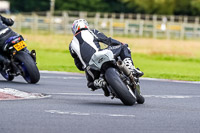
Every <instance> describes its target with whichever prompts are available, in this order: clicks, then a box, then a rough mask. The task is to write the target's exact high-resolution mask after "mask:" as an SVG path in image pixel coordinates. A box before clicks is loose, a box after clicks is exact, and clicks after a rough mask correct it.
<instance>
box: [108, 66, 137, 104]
mask: <svg viewBox="0 0 200 133" xmlns="http://www.w3.org/2000/svg"><path fill="white" fill-rule="evenodd" d="M105 79H106V81H107V83H108V84H109V85H110V86H111V87H112V89H113V91H114V93H115V94H116V95H117V97H118V98H119V99H120V100H121V101H122V103H123V104H124V105H129V106H130V105H133V104H135V101H136V99H135V98H134V97H133V95H132V94H131V93H130V92H129V90H128V88H127V86H126V85H125V84H124V83H123V82H122V80H121V79H120V77H119V74H118V72H117V70H116V69H114V68H112V67H110V68H108V69H107V70H106V72H105Z"/></svg>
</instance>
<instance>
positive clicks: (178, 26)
mask: <svg viewBox="0 0 200 133" xmlns="http://www.w3.org/2000/svg"><path fill="white" fill-rule="evenodd" d="M10 17H12V18H13V19H15V25H14V26H13V28H14V29H15V30H17V31H19V32H20V31H22V30H24V29H30V30H31V32H33V33H37V32H38V31H43V32H51V33H56V34H69V33H70V34H71V24H72V23H73V21H74V20H75V19H77V18H84V19H86V20H87V21H88V22H89V25H90V28H91V29H92V28H96V29H98V30H100V31H102V32H104V33H106V34H108V35H110V36H113V35H127V36H137V37H154V38H168V39H171V38H178V39H185V38H186V39H188V38H198V37H200V19H199V17H189V16H162V15H142V14H123V13H120V14H117V13H93V12H74V11H73V12H72V11H65V12H55V14H54V15H53V16H51V15H50V13H49V12H40V13H23V14H17V15H15V14H11V15H10Z"/></svg>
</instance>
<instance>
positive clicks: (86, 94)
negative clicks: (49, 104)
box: [48, 93, 103, 96]
mask: <svg viewBox="0 0 200 133" xmlns="http://www.w3.org/2000/svg"><path fill="white" fill-rule="evenodd" d="M48 94H49V95H74V96H103V94H91V93H48Z"/></svg>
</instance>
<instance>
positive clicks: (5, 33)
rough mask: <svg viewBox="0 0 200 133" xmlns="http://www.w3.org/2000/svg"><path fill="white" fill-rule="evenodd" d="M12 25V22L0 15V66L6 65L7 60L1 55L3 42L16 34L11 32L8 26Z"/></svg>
mask: <svg viewBox="0 0 200 133" xmlns="http://www.w3.org/2000/svg"><path fill="white" fill-rule="evenodd" d="M13 24H14V21H13V20H12V19H9V18H5V17H3V16H1V15H0V64H1V63H4V64H8V63H9V62H8V60H7V58H6V56H5V55H4V54H3V47H4V44H5V41H6V40H7V39H8V38H10V37H12V36H17V35H18V34H17V33H15V32H14V31H12V29H11V28H9V26H12V25H13Z"/></svg>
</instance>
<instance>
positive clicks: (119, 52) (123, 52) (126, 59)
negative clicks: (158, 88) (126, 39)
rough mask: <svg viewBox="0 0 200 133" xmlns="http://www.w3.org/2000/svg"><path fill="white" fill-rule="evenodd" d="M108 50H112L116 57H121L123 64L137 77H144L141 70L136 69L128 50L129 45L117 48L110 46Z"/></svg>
mask: <svg viewBox="0 0 200 133" xmlns="http://www.w3.org/2000/svg"><path fill="white" fill-rule="evenodd" d="M108 49H110V50H111V51H112V52H113V53H114V55H115V56H116V57H117V56H120V58H121V59H122V61H123V63H124V64H125V65H126V67H127V68H128V69H129V70H130V71H131V72H132V73H133V74H134V75H135V76H137V77H141V76H143V75H144V73H143V72H141V71H140V70H139V69H136V68H135V66H134V63H133V60H132V58H131V51H130V49H129V48H128V44H124V45H120V47H117V46H110V47H109V48H108Z"/></svg>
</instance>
